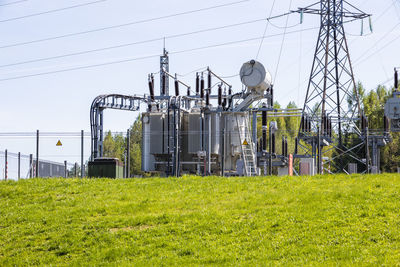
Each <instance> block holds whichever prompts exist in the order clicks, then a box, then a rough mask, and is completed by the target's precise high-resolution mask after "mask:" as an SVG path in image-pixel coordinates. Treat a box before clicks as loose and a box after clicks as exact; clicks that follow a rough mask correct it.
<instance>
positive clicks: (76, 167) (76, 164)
mask: <svg viewBox="0 0 400 267" xmlns="http://www.w3.org/2000/svg"><path fill="white" fill-rule="evenodd" d="M74 177H78V162H75V173H74Z"/></svg>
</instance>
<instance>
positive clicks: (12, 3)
mask: <svg viewBox="0 0 400 267" xmlns="http://www.w3.org/2000/svg"><path fill="white" fill-rule="evenodd" d="M26 1H28V0H19V1H14V2H9V3H4V4H0V6H11V5H15V4H20V3H23V2H26Z"/></svg>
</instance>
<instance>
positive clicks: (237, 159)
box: [89, 0, 400, 176]
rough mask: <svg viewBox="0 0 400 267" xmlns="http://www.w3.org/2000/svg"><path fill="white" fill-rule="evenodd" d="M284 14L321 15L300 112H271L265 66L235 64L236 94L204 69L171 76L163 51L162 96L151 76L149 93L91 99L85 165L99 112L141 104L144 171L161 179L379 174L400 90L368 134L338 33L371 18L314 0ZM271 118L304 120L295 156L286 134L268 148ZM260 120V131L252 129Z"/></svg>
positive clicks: (273, 126) (338, 1)
mask: <svg viewBox="0 0 400 267" xmlns="http://www.w3.org/2000/svg"><path fill="white" fill-rule="evenodd" d="M289 13H298V14H300V16H301V18H302V17H303V16H304V14H314V15H319V16H320V18H321V20H320V23H321V24H320V30H319V35H318V39H317V44H316V49H315V54H314V60H313V66H312V70H311V74H310V79H309V84H308V87H307V93H306V98H305V100H304V106H303V107H302V108H301V109H274V107H273V103H274V93H279V85H278V84H277V85H275V84H272V78H271V75H270V73H269V72H268V70H267V69H266V67H268V66H265V67H264V65H263V64H262V62H258V61H256V60H252V59H250V60H249V61H248V62H245V63H244V64H243V65H242V67H241V68H240V71H239V76H240V79H241V82H242V84H243V88H240V89H238V88H233V86H232V85H231V84H230V83H229V82H227V81H226V80H224V78H221V76H220V75H218V74H217V73H214V72H213V71H212V69H211V68H207V69H206V70H204V71H201V72H198V73H196V75H195V77H193V81H194V86H192V85H189V83H186V82H184V81H181V80H180V79H178V76H177V75H176V74H172V73H171V72H170V64H169V55H168V52H167V51H166V50H165V48H164V51H163V54H162V55H161V57H160V72H159V88H160V89H159V93H156V81H155V80H156V78H157V79H158V77H156V74H149V75H148V90H149V94H146V95H141V96H139V95H133V96H128V95H116V94H111V95H101V96H98V97H96V98H95V100H94V101H93V103H92V106H91V110H90V121H91V137H92V143H91V145H92V154H91V160H92V161H93V162H96V161H98V162H99V161H101V160H103V141H104V139H103V134H104V132H103V112H104V110H105V109H119V110H126V111H142V110H143V109H141V108H143V107H145V108H146V110H145V111H143V112H141V119H142V161H141V162H142V171H144V172H149V173H153V172H155V173H159V174H160V175H164V176H181V175H183V174H198V175H221V176H237V175H239V176H242V175H243V176H256V175H271V174H272V173H273V168H274V169H276V171H275V173H276V172H277V173H278V174H285V175H289V174H292V173H293V172H294V173H295V174H305V175H313V174H322V173H333V172H345V173H357V172H359V173H370V172H372V173H377V172H379V169H380V166H379V164H380V163H379V162H380V159H379V158H380V147H382V146H385V145H386V144H388V143H389V142H391V140H392V139H391V136H390V131H400V123H399V122H400V101H399V100H400V98H398V96H399V94H400V93H398V92H397V91H395V92H394V95H393V98H391V99H390V100H389V101H388V103H387V106H386V109H385V116H384V118H382V120H383V123H384V128H383V130H382V131H370V130H369V129H368V118H367V117H366V116H365V115H364V113H363V110H362V106H361V103H360V100H359V96H358V91H357V86H356V83H355V78H354V73H353V68H352V63H351V60H350V53H349V48H348V44H347V40H346V36H345V31H344V24H345V23H347V22H350V21H353V20H358V19H361V20H362V19H368V18H370V16H371V15H369V14H366V13H364V12H362V11H360V10H359V9H357V8H356V7H354V6H352V5H351V4H349V3H348V2H347V1H343V0H321V1H319V2H318V3H315V4H313V5H310V6H308V7H305V8H299V9H298V10H295V11H291V12H289ZM285 15H287V14H285ZM239 67H240V66H238V68H239ZM171 85H172V86H171ZM170 88H173V90H170ZM395 88H396V89H397V88H398V74H397V70H395ZM172 91H173V92H172ZM349 101H351V103H352V105H351V106H350V105H349V104H348V103H349ZM276 114H279V116H284V117H298V118H299V119H300V121H301V122H300V126H299V129H298V135H297V138H296V139H295V146H294V147H295V148H294V151H288V140H287V138H285V137H284V136H283V137H282V140H281V142H282V146H281V147H282V149H281V151H276V149H275V147H276V142H278V140H276V134H275V133H276V131H278V130H279V129H278V128H277V123H276V122H275V121H274V117H276V116H277V115H276ZM260 117H261V124H262V130H261V133H258V132H257V120H258V118H260ZM128 136H129V134H128ZM259 136H260V138H259ZM349 139H351V140H352V142H349V141H348V140H349ZM128 144H129V142H128ZM360 151H361V153H360ZM360 154H362V155H363V156H360ZM128 157H129V154H128ZM128 162H129V160H128ZM89 175H90V174H89Z"/></svg>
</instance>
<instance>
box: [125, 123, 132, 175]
mask: <svg viewBox="0 0 400 267" xmlns="http://www.w3.org/2000/svg"><path fill="white" fill-rule="evenodd" d="M130 143H131V131H130V130H129V129H128V131H127V132H126V162H125V164H126V178H130V175H131V168H130V163H131V153H130V150H131V144H130Z"/></svg>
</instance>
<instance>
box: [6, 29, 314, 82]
mask: <svg viewBox="0 0 400 267" xmlns="http://www.w3.org/2000/svg"><path fill="white" fill-rule="evenodd" d="M317 28H318V27H313V28H307V29H304V30H301V31H309V30H314V29H317ZM298 32H300V30H296V31H291V32H287V33H286V34H293V33H298ZM281 35H283V34H282V33H279V34H273V35H267V36H260V37H254V38H249V39H244V40H238V41H231V42H225V43H220V44H214V45H208V46H203V47H196V48H190V49H186V50H180V51H175V52H170V53H169V54H182V53H187V52H193V51H198V50H205V49H210V48H216V47H222V46H227V45H232V44H238V43H245V42H250V41H256V40H260V39H262V38H271V37H276V36H281ZM156 57H159V54H154V55H148V56H142V57H135V58H128V59H122V60H116V61H109V62H103V63H98V64H93V65H86V66H79V67H73V68H67V69H61V70H55V71H48V72H41V73H35V74H28V75H21V76H15V77H10V78H3V79H0V82H4V81H9V80H18V79H23V78H29V77H36V76H43V75H49V74H56V73H62V72H69V71H75V70H81V69H89V68H95V67H101V66H107V65H115V64H120V63H127V62H132V61H137V60H144V59H150V58H156Z"/></svg>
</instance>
